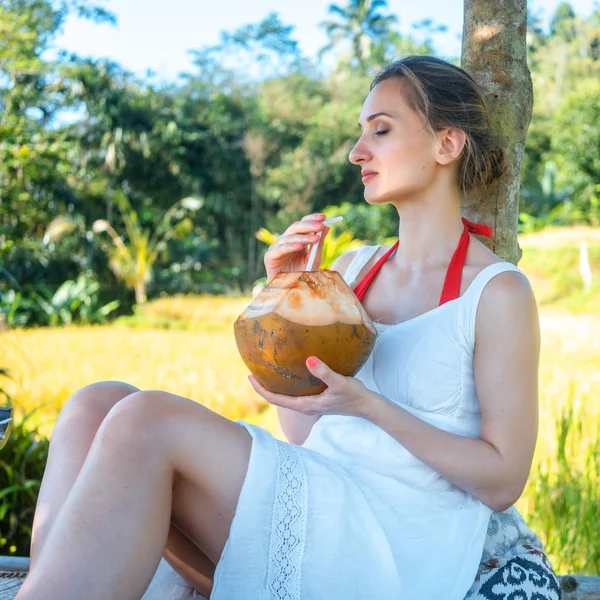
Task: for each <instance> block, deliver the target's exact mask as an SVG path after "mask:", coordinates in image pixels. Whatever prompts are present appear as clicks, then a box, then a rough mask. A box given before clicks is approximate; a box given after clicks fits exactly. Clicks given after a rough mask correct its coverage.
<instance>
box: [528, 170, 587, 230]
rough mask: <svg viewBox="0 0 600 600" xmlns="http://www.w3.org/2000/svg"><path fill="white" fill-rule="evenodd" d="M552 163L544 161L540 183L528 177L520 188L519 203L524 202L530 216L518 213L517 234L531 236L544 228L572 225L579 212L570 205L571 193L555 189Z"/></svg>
mask: <svg viewBox="0 0 600 600" xmlns="http://www.w3.org/2000/svg"><path fill="white" fill-rule="evenodd" d="M557 172H558V168H557V166H556V163H554V162H552V161H547V162H546V163H544V169H543V173H542V177H541V179H539V180H538V179H537V178H535V177H531V178H530V179H529V180H528V181H526V182H525V183H524V184H523V185H522V186H521V202H523V200H524V201H525V204H526V206H528V207H529V210H530V212H529V213H526V212H523V211H522V212H521V213H519V221H520V227H519V232H520V233H533V232H534V231H539V230H540V229H543V228H544V227H549V226H556V225H563V224H567V223H573V222H576V216H579V215H580V211H577V209H576V208H575V207H574V205H573V202H572V201H571V195H572V193H573V189H572V188H571V187H567V188H564V189H560V190H559V189H557V186H556V176H557Z"/></svg>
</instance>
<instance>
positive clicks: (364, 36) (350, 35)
mask: <svg viewBox="0 0 600 600" xmlns="http://www.w3.org/2000/svg"><path fill="white" fill-rule="evenodd" d="M385 8H387V1H386V0H349V2H348V4H347V5H346V6H345V7H341V6H339V5H338V4H330V5H329V8H328V12H329V14H330V15H333V16H335V17H337V20H330V21H323V22H322V23H321V24H320V25H321V27H323V28H324V29H325V32H326V33H327V35H328V37H329V43H328V44H327V45H326V46H325V47H324V48H323V49H322V50H321V54H323V53H325V52H328V51H329V50H332V49H333V48H335V47H336V46H339V45H340V44H341V43H342V42H349V43H350V47H351V52H352V54H351V58H352V59H353V60H355V61H356V63H357V64H358V65H359V66H360V67H361V68H362V69H365V68H366V66H367V63H368V62H369V60H370V58H371V46H372V44H373V42H374V41H377V40H380V39H382V38H385V37H386V36H388V35H389V34H390V32H391V27H392V25H394V24H395V23H396V22H397V21H398V19H397V17H396V16H395V15H391V14H387V15H386V14H383V13H382V12H380V11H381V10H382V9H385Z"/></svg>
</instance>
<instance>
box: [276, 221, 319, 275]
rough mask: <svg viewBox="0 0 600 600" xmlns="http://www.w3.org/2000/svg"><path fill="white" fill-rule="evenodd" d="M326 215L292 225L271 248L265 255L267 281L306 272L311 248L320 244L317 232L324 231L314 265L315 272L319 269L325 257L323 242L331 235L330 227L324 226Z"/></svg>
mask: <svg viewBox="0 0 600 600" xmlns="http://www.w3.org/2000/svg"><path fill="white" fill-rule="evenodd" d="M324 220H325V215H323V214H313V215H306V216H305V217H302V220H301V221H296V222H295V223H292V224H291V225H290V226H289V227H288V228H287V229H286V230H285V231H284V232H283V233H282V234H281V235H280V236H279V237H278V238H277V240H276V241H275V243H274V244H273V245H272V246H270V247H269V249H268V250H267V252H266V254H265V269H266V270H267V280H268V281H271V279H273V277H275V275H277V273H280V272H282V271H284V272H286V273H290V272H294V271H305V270H306V266H307V264H308V259H309V256H310V247H311V246H312V245H313V244H316V243H317V242H319V236H318V235H316V233H317V232H319V231H322V232H323V233H322V234H321V241H320V242H319V247H318V249H317V255H316V256H315V261H314V263H313V267H312V269H313V270H317V269H319V267H320V266H321V260H322V257H323V242H324V241H325V237H326V236H327V234H328V233H329V227H327V225H323V221H324Z"/></svg>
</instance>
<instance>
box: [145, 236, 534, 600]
mask: <svg viewBox="0 0 600 600" xmlns="http://www.w3.org/2000/svg"><path fill="white" fill-rule="evenodd" d="M378 248H379V247H378V246H367V247H365V248H362V249H361V250H360V251H359V252H358V253H357V255H356V256H355V258H354V260H353V262H352V263H351V265H350V267H349V268H348V269H347V271H346V274H345V275H344V278H345V280H346V282H347V283H348V284H349V285H350V286H351V287H354V284H355V281H354V280H355V278H356V277H357V276H358V274H359V272H360V271H361V270H362V268H363V267H364V265H365V264H366V263H367V262H368V261H369V259H370V258H371V257H372V256H373V255H374V254H375V252H376V251H377V249H378ZM505 271H516V272H519V273H521V271H520V270H519V269H517V267H515V266H513V265H511V264H509V263H504V262H501V263H497V264H494V265H491V266H489V267H487V268H485V269H483V270H482V271H481V272H480V273H479V274H478V275H477V277H476V278H475V279H474V280H473V282H472V283H471V285H470V286H469V287H468V289H467V290H466V292H465V293H464V295H463V296H461V297H460V298H458V299H456V300H452V301H450V302H447V303H446V304H443V305H442V306H439V307H437V308H435V309H434V310H432V311H430V312H427V313H425V314H423V315H420V316H417V317H415V318H413V319H410V320H408V321H406V322H404V323H401V324H398V325H384V324H380V323H376V327H377V331H378V335H377V338H376V342H375V346H374V349H373V352H372V354H371V356H370V357H369V359H368V361H367V362H366V363H365V365H364V366H363V368H362V369H361V370H360V372H359V373H358V374H357V375H356V378H357V379H360V380H361V381H362V382H363V383H364V384H365V386H366V387H368V388H369V389H371V390H373V391H374V392H377V393H379V394H381V395H383V396H384V397H386V398H388V399H390V400H393V401H394V402H396V403H397V404H399V405H400V406H402V407H403V408H404V409H405V410H407V411H409V412H410V413H412V414H413V415H415V416H417V417H418V418H420V419H422V420H424V421H426V422H428V423H430V424H432V425H434V426H436V427H438V428H440V429H444V430H446V431H449V432H452V433H455V434H458V435H463V436H468V437H477V435H478V432H479V426H480V418H481V414H480V409H479V403H478V401H477V394H476V390H475V382H474V376H473V350H474V345H475V317H476V312H477V306H478V304H479V299H480V297H481V293H482V291H483V289H484V288H485V286H486V285H487V283H488V282H489V281H490V280H491V279H492V278H493V277H495V276H496V275H498V274H499V273H503V272H505ZM238 422H239V423H240V424H241V425H243V426H244V427H245V428H246V429H247V430H248V431H249V433H250V434H251V436H252V438H253V445H252V450H251V456H250V463H249V466H248V473H247V476H246V479H245V481H244V484H243V487H242V491H241V494H240V499H239V503H238V506H237V510H236V513H235V517H234V519H233V522H232V526H231V531H230V535H229V538H228V541H227V543H226V545H225V548H224V550H223V554H222V557H221V560H220V562H219V563H218V565H217V569H216V573H215V578H214V587H213V591H212V594H211V600H338V599H339V600H364V599H367V598H368V599H369V600H371V599H381V600H390V599H392V598H393V599H397V600H440V599H443V600H463V599H464V598H465V596H467V593H468V592H469V589H470V588H471V586H472V585H473V582H474V581H475V578H476V575H477V572H478V568H479V565H480V562H481V560H482V553H483V549H484V542H485V541H486V534H487V532H488V524H489V523H490V515H491V514H492V510H491V509H490V508H488V507H487V506H485V505H484V504H483V503H482V502H480V501H479V500H477V499H475V498H474V497H473V496H471V495H470V494H468V493H467V492H465V491H463V490H461V489H459V488H458V487H456V486H454V485H453V484H451V483H450V482H449V481H447V480H446V479H444V478H443V477H441V476H440V475H438V474H437V473H436V472H435V471H434V470H433V469H431V468H430V467H428V466H427V465H426V464H424V463H423V462H422V461H421V460H419V459H418V458H416V457H415V456H414V455H413V454H411V453H410V452H409V451H408V450H406V449H405V448H404V447H403V446H402V445H401V444H400V443H399V442H398V441H396V440H395V439H393V438H392V437H391V436H389V435H388V434H387V433H385V432H384V431H383V430H382V429H380V428H379V427H377V426H375V425H374V424H373V423H371V422H370V421H367V420H365V419H362V418H358V417H347V416H323V417H321V418H320V419H319V421H317V423H316V424H315V425H314V427H313V429H312V431H311V433H310V435H309V437H308V439H307V440H306V441H305V443H304V444H303V445H302V446H295V445H292V444H289V443H286V442H281V441H279V440H277V439H275V438H274V437H273V436H272V435H270V434H269V433H268V432H266V431H265V430H263V429H261V428H259V427H256V426H254V425H250V424H248V423H245V422H243V421H238ZM496 514H502V515H504V514H507V515H508V516H507V518H509V519H510V522H511V524H512V523H515V524H516V525H517V529H516V530H517V531H519V535H520V536H521V537H522V532H525V533H526V532H528V531H529V530H528V529H527V528H526V527H525V525H524V523H522V520H520V516H519V515H518V513H516V511H514V513H512V512H511V513H496ZM519 520H520V521H519ZM518 528H520V529H518ZM532 535H533V534H532ZM511 543H512V542H511ZM150 597H153V596H151V595H148V598H150ZM144 598H146V596H145V597H144Z"/></svg>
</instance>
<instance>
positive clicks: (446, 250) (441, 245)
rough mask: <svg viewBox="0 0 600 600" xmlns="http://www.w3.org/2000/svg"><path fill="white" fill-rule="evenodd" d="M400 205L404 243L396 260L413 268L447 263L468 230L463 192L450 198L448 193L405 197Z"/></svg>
mask: <svg viewBox="0 0 600 600" xmlns="http://www.w3.org/2000/svg"><path fill="white" fill-rule="evenodd" d="M396 208H397V209H398V214H399V216H400V231H399V239H400V245H399V247H398V250H397V252H396V253H395V255H394V262H395V263H396V264H397V265H398V266H400V265H402V266H404V267H408V268H410V269H413V270H418V269H421V268H423V267H428V266H434V265H439V264H444V265H445V264H447V263H448V262H449V261H450V259H451V258H452V255H453V254H454V251H455V250H456V246H457V244H458V241H459V239H460V236H461V234H462V232H463V229H464V225H463V223H462V221H461V218H460V194H458V193H456V194H455V195H453V196H452V197H448V194H447V193H446V194H445V195H444V196H442V195H435V194H431V193H428V195H427V198H424V197H421V198H414V199H411V200H410V201H405V200H403V201H402V203H401V204H399V205H397V206H396Z"/></svg>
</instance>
